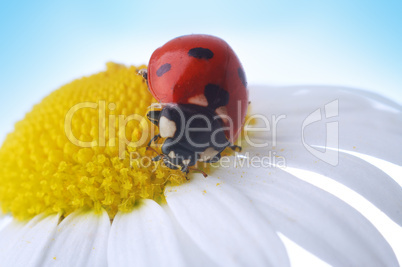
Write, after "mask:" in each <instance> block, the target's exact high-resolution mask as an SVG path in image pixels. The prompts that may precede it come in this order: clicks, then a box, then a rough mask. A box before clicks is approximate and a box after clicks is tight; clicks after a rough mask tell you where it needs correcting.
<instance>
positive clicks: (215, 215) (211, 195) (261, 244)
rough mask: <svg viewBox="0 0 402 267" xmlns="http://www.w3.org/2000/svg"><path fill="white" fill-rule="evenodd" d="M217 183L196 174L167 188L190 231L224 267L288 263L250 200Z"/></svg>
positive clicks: (169, 198)
mask: <svg viewBox="0 0 402 267" xmlns="http://www.w3.org/2000/svg"><path fill="white" fill-rule="evenodd" d="M218 182H219V180H218V179H216V178H214V177H213V176H208V178H207V179H205V178H203V177H202V176H200V175H193V178H192V179H191V181H190V182H189V183H186V184H183V185H181V186H178V187H167V188H166V189H165V195H166V200H167V202H168V205H169V207H170V209H171V210H172V212H173V214H174V216H175V217H176V219H177V221H178V222H179V224H180V225H181V226H182V227H183V229H184V230H185V231H186V232H187V234H188V235H189V236H190V237H191V238H192V239H193V240H194V241H195V243H197V244H198V245H199V246H200V248H201V249H202V250H203V251H205V253H206V254H207V255H208V256H209V257H211V259H212V260H214V261H215V262H216V263H217V264H218V265H221V266H288V265H289V260H288V257H287V255H286V251H285V248H284V246H283V243H282V242H281V240H280V239H279V237H278V235H277V234H276V233H275V232H274V231H273V230H272V229H271V227H270V226H269V224H268V223H267V221H266V220H264V219H263V217H262V216H261V215H260V213H259V212H258V211H257V210H256V208H255V207H254V206H253V205H252V203H251V202H250V200H249V199H248V198H246V197H244V196H243V195H242V194H240V193H239V191H237V190H236V189H234V188H233V187H231V186H220V185H217V183H218Z"/></svg>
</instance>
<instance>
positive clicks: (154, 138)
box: [148, 134, 161, 146]
mask: <svg viewBox="0 0 402 267" xmlns="http://www.w3.org/2000/svg"><path fill="white" fill-rule="evenodd" d="M160 137H161V136H160V135H159V134H157V135H155V136H154V137H152V139H151V140H149V143H148V146H151V144H152V142H156V141H157V140H158V139H159V138H160Z"/></svg>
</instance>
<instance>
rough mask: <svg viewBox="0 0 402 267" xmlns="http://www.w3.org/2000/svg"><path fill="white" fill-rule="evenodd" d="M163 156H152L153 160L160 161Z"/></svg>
mask: <svg viewBox="0 0 402 267" xmlns="http://www.w3.org/2000/svg"><path fill="white" fill-rule="evenodd" d="M162 157H163V156H162V155H158V156H156V157H154V158H152V161H160V160H161V159H162Z"/></svg>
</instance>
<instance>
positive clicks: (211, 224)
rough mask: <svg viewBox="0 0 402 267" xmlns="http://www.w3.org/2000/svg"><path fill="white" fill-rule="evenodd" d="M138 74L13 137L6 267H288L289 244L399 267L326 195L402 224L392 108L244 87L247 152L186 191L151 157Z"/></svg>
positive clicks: (72, 88) (6, 191) (343, 262)
mask: <svg viewBox="0 0 402 267" xmlns="http://www.w3.org/2000/svg"><path fill="white" fill-rule="evenodd" d="M137 70H138V69H137V68H135V67H125V66H121V65H117V64H112V63H109V64H108V68H107V70H106V71H104V72H101V73H98V74H95V75H92V76H90V77H84V78H81V79H78V80H76V81H73V82H72V83H70V84H67V85H65V86H63V87H61V88H60V89H58V90H56V91H55V92H53V93H52V94H50V95H49V96H48V97H46V98H45V99H43V101H42V102H41V103H39V104H37V105H35V106H34V107H33V109H32V111H31V112H29V113H28V114H27V115H26V117H25V118H24V119H23V120H22V121H20V122H18V123H17V124H16V125H15V130H14V132H12V133H10V134H9V135H8V136H7V138H6V140H5V141H4V144H3V146H2V147H1V149H0V164H1V168H0V204H1V208H2V210H3V213H4V215H3V217H1V220H0V228H1V230H0V265H1V266H290V265H291V263H290V260H289V255H288V251H287V250H286V248H285V245H284V240H285V239H288V240H292V241H293V242H295V243H297V244H299V245H300V246H301V247H303V248H305V249H306V250H308V251H310V252H311V253H313V254H314V255H316V256H317V257H319V258H320V259H321V260H323V261H324V262H326V263H328V264H330V265H334V266H397V265H398V261H397V257H396V255H395V253H394V251H393V249H392V247H391V246H390V245H389V243H388V242H387V240H386V239H385V238H384V237H383V235H382V234H381V233H380V232H379V230H378V229H377V227H376V226H374V225H373V223H372V222H370V221H369V220H368V219H367V218H366V217H365V216H363V214H362V213H364V212H362V211H360V212H359V211H357V210H356V209H355V208H354V207H352V206H350V205H349V204H348V203H346V202H344V201H343V200H341V199H340V197H341V198H342V197H343V196H342V195H337V196H335V195H334V194H337V192H338V191H336V190H333V189H334V188H337V187H338V188H343V189H345V188H346V189H348V190H349V191H350V192H351V193H350V194H352V195H353V194H354V196H357V197H359V198H361V199H363V200H362V201H366V200H368V201H369V202H370V203H372V205H374V206H376V207H377V208H378V209H379V210H381V212H380V213H381V214H380V216H383V217H386V218H387V220H392V221H393V223H394V224H395V225H398V227H400V225H401V224H402V205H401V203H402V190H401V186H400V184H398V181H396V180H395V179H400V176H399V177H396V176H395V175H393V174H392V173H390V170H396V171H397V172H398V171H400V170H401V167H400V166H401V165H402V158H401V155H400V153H401V151H402V116H401V112H402V108H401V107H400V106H399V105H397V104H395V103H393V102H392V101H389V100H386V99H383V98H382V97H380V96H377V95H374V94H371V93H367V92H364V91H359V90H353V89H346V88H338V87H312V86H304V87H288V88H285V87H277V88H274V87H251V88H249V91H250V98H251V99H250V100H251V102H252V104H251V106H252V110H251V113H250V117H249V119H248V121H247V122H246V125H245V129H244V132H243V136H242V139H241V140H240V142H241V145H242V146H243V148H244V150H243V152H241V153H235V154H228V155H227V156H225V157H223V158H222V160H221V161H220V162H219V164H216V163H215V165H219V166H212V167H207V169H206V171H207V172H208V174H209V176H208V177H207V178H204V177H203V176H202V175H201V174H198V173H192V174H191V175H189V177H188V178H189V179H188V180H187V179H186V177H185V175H184V174H183V173H181V172H180V171H175V170H171V169H168V168H167V167H165V166H163V165H162V164H158V163H157V162H152V161H151V160H150V159H151V158H152V157H153V156H155V155H154V152H153V151H150V150H147V149H146V144H147V141H148V140H149V139H150V138H151V137H152V136H153V135H152V134H151V132H152V131H153V130H155V129H154V127H152V126H151V125H150V123H149V122H148V121H147V120H146V119H144V118H143V115H144V114H146V111H147V108H148V107H149V106H150V105H151V104H152V103H154V102H155V100H154V99H153V98H152V96H151V94H149V92H148V90H147V86H146V84H145V82H144V81H143V80H142V78H141V77H139V76H138V75H137V74H136V73H137ZM381 164H382V165H381ZM376 165H377V166H376ZM379 165H381V166H386V168H385V169H384V170H385V171H386V172H385V171H384V170H382V169H381V168H379V167H378V166H379ZM387 172H388V173H387ZM313 174H314V175H313ZM392 176H395V177H394V178H395V179H394V178H393V177H392ZM314 177H316V178H314ZM400 182H401V181H400V180H399V183H400ZM320 187H324V188H325V189H327V190H329V191H331V192H328V191H327V190H324V189H322V188H320ZM365 199H366V200H365ZM382 213H383V214H385V215H386V216H384V215H383V214H382ZM396 229H397V230H398V231H395V232H394V233H393V235H394V236H395V237H401V231H400V228H396ZM285 237H286V238H285Z"/></svg>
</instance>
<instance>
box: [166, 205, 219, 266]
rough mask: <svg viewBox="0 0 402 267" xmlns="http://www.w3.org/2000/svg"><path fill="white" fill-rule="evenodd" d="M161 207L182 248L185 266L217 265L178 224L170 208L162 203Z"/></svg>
mask: <svg viewBox="0 0 402 267" xmlns="http://www.w3.org/2000/svg"><path fill="white" fill-rule="evenodd" d="M162 208H163V209H164V210H165V211H166V214H167V215H168V216H169V218H170V220H171V222H172V224H173V227H174V230H175V233H176V236H177V239H178V240H179V243H180V246H181V248H182V249H183V253H184V257H185V260H186V263H187V266H192V267H204V266H208V267H218V265H217V264H216V263H215V262H213V261H212V259H211V258H209V257H208V256H207V255H206V254H205V252H204V251H202V250H201V248H200V247H199V246H198V245H197V244H196V243H194V240H192V239H191V238H190V236H189V235H188V234H187V233H186V232H185V231H184V230H183V228H182V227H181V226H180V224H179V223H178V222H177V220H176V218H175V217H174V215H173V213H172V210H171V209H170V208H169V206H168V205H162Z"/></svg>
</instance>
